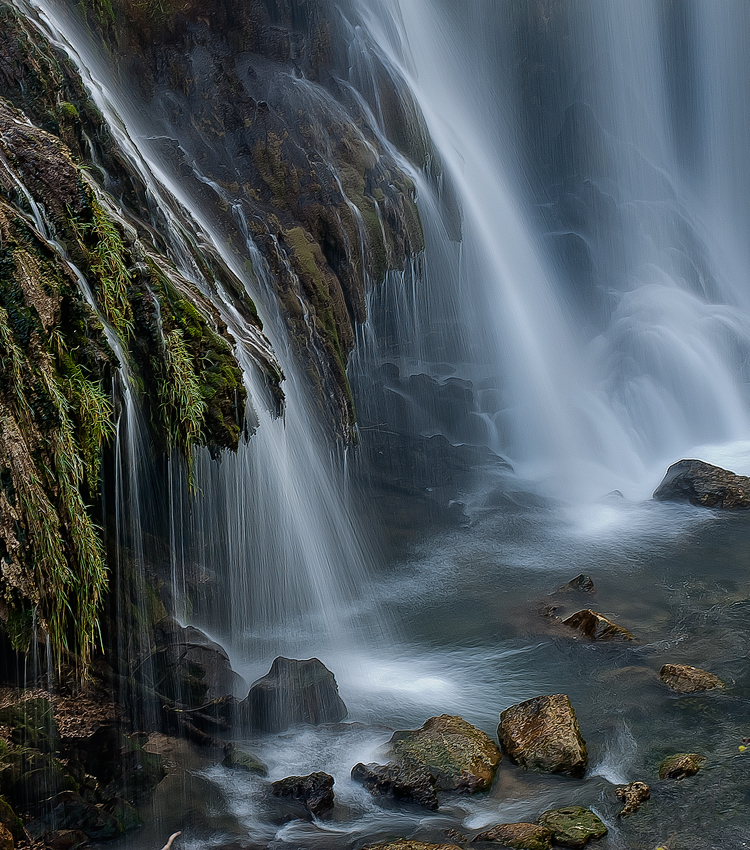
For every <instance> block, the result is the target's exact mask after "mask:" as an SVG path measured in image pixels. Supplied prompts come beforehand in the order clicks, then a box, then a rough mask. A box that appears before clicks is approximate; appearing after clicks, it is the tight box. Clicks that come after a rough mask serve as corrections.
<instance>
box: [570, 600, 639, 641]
mask: <svg viewBox="0 0 750 850" xmlns="http://www.w3.org/2000/svg"><path fill="white" fill-rule="evenodd" d="M563 625H564V626H568V627H569V628H571V629H575V630H576V631H577V632H580V633H581V634H582V635H584V636H585V637H587V638H590V639H591V640H634V637H633V635H632V634H631V633H630V632H629V631H628V630H627V629H625V628H623V627H622V626H618V625H617V624H616V623H613V622H612V621H611V620H608V619H607V618H606V617H603V616H602V615H601V614H597V613H596V611H592V610H591V609H590V608H587V609H585V610H583V611H577V612H576V613H575V614H573V615H571V616H570V617H568V619H567V620H563Z"/></svg>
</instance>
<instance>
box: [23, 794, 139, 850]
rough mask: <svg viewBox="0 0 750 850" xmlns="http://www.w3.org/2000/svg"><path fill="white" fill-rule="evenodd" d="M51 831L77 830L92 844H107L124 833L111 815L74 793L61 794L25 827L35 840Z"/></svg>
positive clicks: (48, 803) (51, 800)
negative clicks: (101, 842)
mask: <svg viewBox="0 0 750 850" xmlns="http://www.w3.org/2000/svg"><path fill="white" fill-rule="evenodd" d="M53 829H80V830H81V832H83V833H84V834H85V835H86V837H87V838H89V839H91V840H92V841H110V840H111V839H113V838H118V837H119V836H120V835H122V834H123V833H124V829H123V827H122V826H121V824H120V823H118V820H117V818H116V817H115V816H114V815H112V814H110V813H109V812H107V811H105V809H104V808H103V807H102V806H97V805H95V804H94V803H90V802H88V801H87V800H84V799H83V797H81V796H79V795H78V794H76V793H75V792H73V791H62V792H61V793H60V794H57V795H56V796H55V797H53V798H51V799H50V800H49V801H47V803H46V805H45V806H44V807H43V812H42V814H41V815H40V816H39V817H37V818H35V819H34V820H33V821H31V822H30V823H29V825H28V831H29V833H30V834H31V835H32V836H33V837H34V838H37V839H38V838H41V837H42V836H43V835H45V834H46V833H48V832H50V831H52V830H53Z"/></svg>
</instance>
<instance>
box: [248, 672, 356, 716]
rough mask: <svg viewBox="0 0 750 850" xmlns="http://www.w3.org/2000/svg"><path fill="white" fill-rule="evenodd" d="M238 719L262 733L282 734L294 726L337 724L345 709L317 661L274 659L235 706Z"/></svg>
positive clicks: (332, 681)
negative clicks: (261, 676)
mask: <svg viewBox="0 0 750 850" xmlns="http://www.w3.org/2000/svg"><path fill="white" fill-rule="evenodd" d="M239 713H240V717H241V718H242V719H243V721H244V722H246V723H249V724H250V726H251V727H252V728H254V729H258V730H260V731H262V732H282V731H283V730H285V729H288V728H289V727H290V726H293V725H294V724H296V723H309V724H312V725H313V726H317V725H319V724H321V723H338V722H339V721H340V720H343V719H344V717H346V714H347V709H346V706H345V705H344V701H343V700H342V699H341V697H340V696H339V689H338V686H337V684H336V679H335V678H334V675H333V673H331V671H330V670H328V669H327V668H326V667H325V666H324V665H323V664H322V662H320V661H318V659H317V658H310V659H308V660H307V661H296V660H294V659H291V658H282V657H279V658H277V659H276V660H275V661H274V662H273V664H272V665H271V669H270V671H269V672H268V674H267V675H265V676H264V677H263V678H262V679H258V681H257V682H255V683H254V684H253V686H252V687H251V688H250V693H248V695H247V698H246V699H245V700H244V701H243V702H241V703H240V705H239Z"/></svg>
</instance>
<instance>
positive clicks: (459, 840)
mask: <svg viewBox="0 0 750 850" xmlns="http://www.w3.org/2000/svg"><path fill="white" fill-rule="evenodd" d="M443 835H444V836H445V837H446V838H450V839H452V840H453V841H455V842H456V844H466V842H467V841H468V840H469V839H468V838H467V837H466V836H465V835H464V834H463V832H459V831H458V830H457V829H453V828H450V829H444V830H443Z"/></svg>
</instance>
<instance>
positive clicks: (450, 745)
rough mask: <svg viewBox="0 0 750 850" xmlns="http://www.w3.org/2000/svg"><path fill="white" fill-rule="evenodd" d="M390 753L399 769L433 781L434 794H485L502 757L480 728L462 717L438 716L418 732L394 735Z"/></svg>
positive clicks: (495, 745)
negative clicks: (420, 772)
mask: <svg viewBox="0 0 750 850" xmlns="http://www.w3.org/2000/svg"><path fill="white" fill-rule="evenodd" d="M390 752H391V754H392V755H393V758H394V761H395V762H396V763H397V764H398V765H400V766H401V767H402V768H406V769H421V770H424V771H427V772H428V773H430V774H431V775H432V776H433V777H434V779H435V788H436V789H437V790H438V791H466V792H467V793H469V794H474V793H476V792H477V791H486V790H487V789H488V788H489V787H490V785H492V780H493V779H494V777H495V772H496V771H497V766H498V764H499V763H500V759H501V758H502V755H501V753H500V750H499V749H498V747H497V744H495V742H494V741H492V740H491V739H490V738H489V737H488V736H487V735H486V734H485V733H484V732H482V731H481V729H477V728H476V726H472V725H471V724H470V723H467V722H466V721H465V720H464V719H463V718H462V717H457V716H454V715H450V714H441V715H440V716H439V717H431V718H430V719H429V720H428V721H427V722H426V723H425V724H424V725H423V726H422V727H421V728H420V729H416V730H414V731H410V732H395V733H394V735H393V737H392V738H391V740H390Z"/></svg>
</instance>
